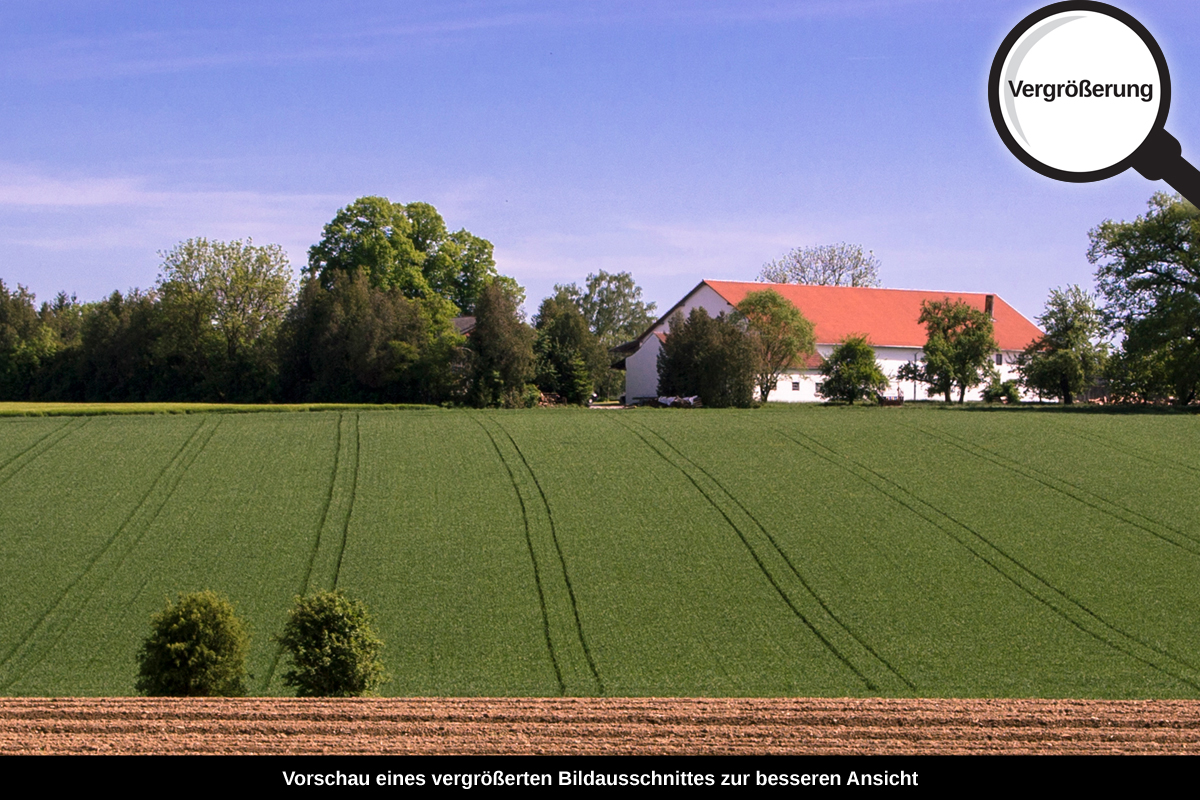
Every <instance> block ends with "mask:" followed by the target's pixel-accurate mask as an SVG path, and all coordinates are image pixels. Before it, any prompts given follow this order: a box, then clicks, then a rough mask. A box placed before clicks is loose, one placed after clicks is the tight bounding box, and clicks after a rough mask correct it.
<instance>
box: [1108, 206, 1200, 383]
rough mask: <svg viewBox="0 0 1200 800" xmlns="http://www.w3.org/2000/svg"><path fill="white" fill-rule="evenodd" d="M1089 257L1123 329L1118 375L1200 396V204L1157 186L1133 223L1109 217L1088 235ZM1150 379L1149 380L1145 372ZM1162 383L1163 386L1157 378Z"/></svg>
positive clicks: (1112, 317)
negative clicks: (1199, 391)
mask: <svg viewBox="0 0 1200 800" xmlns="http://www.w3.org/2000/svg"><path fill="white" fill-rule="evenodd" d="M1088 235H1089V238H1090V240H1091V246H1090V247H1089V248H1088V260H1089V261H1090V262H1091V263H1092V264H1095V265H1096V282H1097V285H1098V288H1099V292H1100V295H1101V296H1102V297H1103V298H1104V309H1103V313H1104V316H1105V319H1106V321H1107V322H1108V324H1109V325H1110V327H1111V328H1112V329H1114V330H1120V331H1121V332H1123V333H1124V341H1123V342H1122V345H1121V352H1120V353H1118V355H1117V358H1115V359H1114V364H1113V366H1114V368H1115V369H1118V370H1120V369H1123V368H1127V369H1126V371H1125V372H1123V373H1120V374H1116V375H1114V378H1115V379H1116V382H1117V383H1119V384H1127V386H1126V390H1127V393H1128V394H1129V395H1132V396H1137V395H1141V396H1143V397H1153V396H1155V395H1159V394H1164V393H1165V394H1169V395H1170V396H1171V397H1172V398H1174V401H1175V403H1177V404H1179V405H1187V404H1189V403H1191V402H1193V401H1195V399H1196V397H1197V390H1198V389H1200V210H1198V209H1197V208H1196V206H1194V205H1192V204H1191V203H1189V202H1187V201H1186V200H1184V199H1183V198H1182V197H1180V196H1179V195H1170V194H1166V193H1162V192H1160V193H1157V194H1155V195H1154V196H1153V197H1152V198H1151V199H1150V203H1149V211H1148V212H1147V213H1146V214H1144V215H1142V216H1139V217H1138V218H1137V219H1135V220H1134V221H1133V222H1113V221H1112V220H1107V221H1105V222H1103V223H1101V224H1100V225H1099V226H1098V227H1096V228H1095V229H1093V230H1092V231H1091V232H1090V233H1089V234H1088ZM1139 376H1141V377H1142V378H1145V380H1146V381H1148V383H1145V385H1144V386H1142V385H1140V383H1142V381H1141V378H1139ZM1155 384H1157V385H1155Z"/></svg>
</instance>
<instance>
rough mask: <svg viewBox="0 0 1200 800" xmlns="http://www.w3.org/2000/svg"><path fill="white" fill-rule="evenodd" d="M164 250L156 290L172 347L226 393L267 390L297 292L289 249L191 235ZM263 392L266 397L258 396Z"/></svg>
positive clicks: (220, 395) (197, 376) (201, 376)
mask: <svg viewBox="0 0 1200 800" xmlns="http://www.w3.org/2000/svg"><path fill="white" fill-rule="evenodd" d="M160 255H161V256H162V259H163V261H162V267H161V270H162V271H161V273H160V274H159V278H158V295H159V297H160V299H161V302H162V304H163V306H164V308H165V309H166V311H167V317H168V319H169V320H170V322H171V325H170V328H169V333H170V334H172V335H173V336H172V345H173V349H174V350H175V351H176V352H178V353H179V354H180V355H181V357H182V358H183V359H184V360H185V361H187V362H190V365H191V367H192V370H193V372H194V375H195V379H196V380H198V381H203V382H205V383H207V384H208V386H209V389H208V391H210V392H212V393H213V394H214V395H215V396H217V397H218V398H220V399H229V397H230V396H231V395H232V396H235V397H243V398H245V397H247V396H253V395H254V394H260V395H261V394H265V393H266V391H267V389H266V387H265V386H259V387H258V388H257V390H256V389H255V388H253V387H251V386H250V385H248V384H249V383H260V384H261V383H265V382H266V381H268V380H269V377H268V376H267V373H269V372H270V367H271V365H270V362H271V357H270V355H271V354H273V352H274V342H273V336H274V334H275V332H276V331H277V330H278V328H279V325H280V324H281V323H282V322H283V319H284V317H285V316H286V315H287V312H288V309H289V308H290V306H291V304H292V300H293V297H294V296H295V281H294V276H293V275H292V268H291V266H290V265H289V264H288V260H287V256H286V255H285V254H284V252H283V248H282V247H280V246H279V245H277V244H269V245H265V246H259V245H255V244H254V243H253V242H252V241H251V240H249V239H247V240H246V241H244V242H242V241H232V242H219V241H210V240H208V239H205V238H203V237H201V238H196V239H188V240H187V241H185V242H181V243H180V244H178V245H176V246H175V247H173V248H172V249H171V250H168V251H167V252H164V253H160ZM260 399H261V398H260Z"/></svg>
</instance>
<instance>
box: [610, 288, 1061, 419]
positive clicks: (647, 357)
mask: <svg viewBox="0 0 1200 800" xmlns="http://www.w3.org/2000/svg"><path fill="white" fill-rule="evenodd" d="M764 289H774V290H775V291H777V292H779V294H781V295H783V297H784V298H785V299H787V300H789V301H791V303H792V304H793V305H795V306H796V307H797V308H798V309H800V312H801V313H803V314H804V316H805V317H807V318H808V319H809V320H810V321H811V322H812V323H813V328H814V333H815V335H816V340H817V355H816V356H815V357H814V358H811V359H809V361H808V362H807V363H806V364H804V365H801V368H799V369H796V370H794V371H792V372H789V373H787V374H784V375H783V376H781V377H780V379H779V384H778V386H776V388H775V390H774V391H772V392H771V395H770V397H769V398H768V399H769V400H772V401H777V402H794V403H804V402H819V401H821V400H822V399H823V398H821V397H818V396H817V393H816V390H817V384H818V383H819V382H820V381H821V379H822V378H821V375H820V373H819V372H818V368H819V366H820V364H821V362H822V361H823V360H824V359H825V358H827V357H828V356H829V355H830V353H832V352H833V348H834V347H836V346H837V345H838V344H840V343H841V342H842V341H843V340H844V339H845V338H846V337H848V336H855V335H860V336H866V337H867V341H869V342H870V343H871V345H872V346H873V347H874V349H875V358H876V360H877V361H878V362H879V365H880V367H881V368H882V369H883V372H884V374H885V375H887V376H888V378H889V379H890V380H891V381H892V383H891V384H890V386H889V388H888V391H887V392H885V393H886V394H893V395H894V394H903V396H904V397H905V398H907V399H909V400H913V399H917V400H925V399H941V396H940V395H938V396H936V397H934V396H933V395H930V394H929V392H928V391H927V388H928V387H926V386H925V385H924V384H920V383H913V382H908V381H906V382H904V383H900V382H898V381H896V380H895V375H896V370H898V369H899V368H900V365H901V364H904V363H905V362H911V361H920V360H921V355H922V348H923V347H924V346H925V337H926V331H925V326H923V325H921V324H920V323H919V322H918V321H917V319H918V318H919V317H920V315H921V304H922V303H923V302H925V301H937V300H946V299H949V300H952V301H953V300H961V301H963V302H965V303H967V304H968V305H970V306H971V307H973V308H977V309H979V310H981V311H985V312H987V313H988V314H990V315H991V317H992V321H993V325H994V336H995V338H996V342H997V344H998V345H999V348H1000V349H999V350H998V351H997V352H996V353H995V354H994V356H993V359H994V361H995V366H996V369H997V371H998V372H999V373H1000V377H1001V379H1002V380H1008V379H1010V378H1015V377H1016V376H1017V373H1016V365H1017V356H1018V355H1020V353H1021V351H1022V350H1024V349H1025V348H1026V347H1027V346H1028V345H1029V344H1030V343H1031V342H1032V341H1033V340H1034V339H1036V338H1037V337H1038V336H1040V335H1041V334H1042V332H1041V331H1040V330H1039V329H1038V327H1037V326H1036V325H1034V324H1033V323H1032V322H1030V321H1029V320H1028V319H1026V318H1025V317H1024V316H1022V315H1021V313H1020V312H1019V311H1017V310H1016V309H1015V308H1013V307H1012V306H1010V305H1009V304H1008V303H1006V302H1004V301H1003V300H1002V299H1000V298H999V297H998V296H996V295H992V294H980V293H970V292H930V291H919V290H910V289H868V288H862V287H849V286H802V285H798V284H791V283H752V282H744V281H701V282H700V283H699V284H698V285H697V286H696V288H694V289H692V291H691V292H689V293H688V294H687V296H685V297H684V298H683V299H682V300H680V301H679V302H678V303H676V304H675V305H674V306H673V307H672V308H671V310H669V311H668V312H667V313H666V314H664V315H663V316H662V317H661V318H660V319H659V320H658V321H657V322H655V323H654V324H653V325H651V326H650V328H648V329H647V330H646V331H645V333H643V334H642V335H641V336H639V337H638V338H637V339H635V340H633V341H631V342H626V343H625V344H623V345H621V346H620V347H618V348H615V349H614V351H613V352H614V353H615V354H616V355H619V356H624V358H623V359H622V361H619V362H618V363H617V365H615V366H619V367H623V368H624V370H625V400H626V402H627V403H635V402H639V401H644V400H649V399H651V398H653V397H655V396H656V394H657V391H658V354H659V352H660V351H661V350H662V343H663V342H664V341H666V337H667V335H668V334H669V333H670V318H671V316H672V315H673V314H675V312H677V311H678V312H680V313H681V314H682V315H683V316H685V317H686V316H687V315H688V314H690V313H691V311H692V309H693V308H702V309H704V311H705V312H706V313H707V314H708V315H709V316H713V317H715V316H717V315H719V314H723V313H728V312H730V311H732V310H733V308H734V306H735V305H737V304H738V303H740V302H741V301H742V299H743V298H744V297H745V296H746V295H747V294H749V293H750V292H757V291H762V290H764ZM981 392H982V387H976V388H974V389H971V390H969V391H968V392H967V395H966V398H967V399H968V400H978V399H980V397H981ZM955 399H957V398H955Z"/></svg>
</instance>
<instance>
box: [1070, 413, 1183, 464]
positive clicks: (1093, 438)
mask: <svg viewBox="0 0 1200 800" xmlns="http://www.w3.org/2000/svg"><path fill="white" fill-rule="evenodd" d="M1061 430H1063V431H1065V432H1066V433H1069V434H1070V435H1072V436H1074V437H1076V438H1078V439H1083V440H1084V441H1085V442H1090V443H1091V444H1098V445H1101V446H1103V447H1105V448H1106V449H1109V450H1115V451H1116V452H1118V453H1121V454H1122V455H1127V456H1129V457H1131V458H1136V459H1137V460H1139V461H1145V462H1146V463H1147V464H1153V465H1154V466H1156V467H1172V468H1181V469H1186V470H1188V471H1189V472H1195V473H1197V474H1200V468H1197V467H1194V466H1192V465H1191V464H1185V463H1184V462H1182V461H1176V460H1175V459H1173V458H1163V457H1159V458H1152V457H1150V456H1148V455H1146V454H1145V453H1141V452H1138V451H1137V450H1129V449H1127V448H1125V447H1122V446H1121V445H1119V444H1117V443H1115V442H1112V441H1110V440H1109V439H1106V438H1105V437H1103V436H1099V435H1097V434H1094V433H1087V432H1084V431H1080V430H1075V429H1074V427H1073V426H1072V425H1064V426H1062V427H1061Z"/></svg>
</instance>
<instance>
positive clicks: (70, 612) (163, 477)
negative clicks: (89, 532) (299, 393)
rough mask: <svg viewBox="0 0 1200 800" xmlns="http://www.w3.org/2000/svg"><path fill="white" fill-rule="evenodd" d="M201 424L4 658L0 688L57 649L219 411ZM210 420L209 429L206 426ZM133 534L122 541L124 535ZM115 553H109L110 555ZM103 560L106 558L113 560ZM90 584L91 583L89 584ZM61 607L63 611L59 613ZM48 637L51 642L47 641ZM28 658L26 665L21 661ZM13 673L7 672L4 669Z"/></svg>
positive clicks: (212, 429) (144, 529) (153, 515)
mask: <svg viewBox="0 0 1200 800" xmlns="http://www.w3.org/2000/svg"><path fill="white" fill-rule="evenodd" d="M205 416H206V418H204V419H201V421H200V424H199V425H197V426H196V429H195V430H194V431H192V433H191V435H190V436H188V438H187V439H186V440H185V441H184V443H183V444H182V445H181V446H180V448H179V450H177V451H176V453H175V455H174V456H172V458H171V460H170V461H168V462H167V464H166V466H165V467H163V469H162V471H161V472H160V473H159V474H158V477H156V478H155V479H154V481H153V482H152V483H151V485H150V488H149V489H148V490H147V491H146V493H145V494H144V495H142V498H141V499H140V500H139V501H138V503H137V504H136V505H135V506H134V508H133V510H132V511H130V512H129V514H128V515H127V516H126V517H125V519H124V520H123V521H122V522H121V524H120V525H119V526H118V527H117V529H116V531H115V532H114V533H113V535H112V536H110V537H109V538H108V540H107V541H106V542H105V543H104V545H103V546H102V547H101V548H100V550H99V551H98V552H97V553H96V554H95V555H94V556H92V558H91V559H90V560H89V561H88V563H87V565H86V566H85V567H84V568H83V570H82V571H81V572H80V573H79V574H78V575H77V576H76V577H75V578H74V579H73V580H72V581H71V582H70V583H69V584H68V585H67V586H66V588H65V589H63V591H62V592H60V593H59V596H58V598H56V600H55V602H54V604H53V605H52V606H51V607H50V608H49V609H47V610H46V612H45V613H43V614H42V616H41V617H40V618H39V619H38V621H37V622H36V623H34V625H33V626H32V627H31V628H30V629H29V631H28V632H27V633H26V634H25V636H24V637H22V639H21V641H20V642H18V643H17V644H16V645H15V646H13V647H12V648H11V649H10V650H9V652H8V653H6V654H5V656H4V658H3V660H0V690H7V689H8V688H9V687H11V686H12V685H13V684H14V683H16V682H17V681H18V680H20V679H21V678H23V677H24V676H25V675H26V674H28V673H29V671H30V670H31V669H33V667H35V666H36V665H37V663H38V662H39V661H40V659H41V658H42V657H43V656H44V655H45V654H46V653H48V652H50V651H51V650H53V649H54V647H55V646H56V645H57V644H58V642H59V641H60V640H61V639H62V637H63V636H64V635H65V634H66V632H67V631H68V630H69V629H70V628H71V626H72V625H74V624H75V623H76V622H77V621H78V619H79V617H80V614H81V613H82V611H83V609H85V608H87V607H88V604H89V602H90V601H91V599H92V598H93V597H94V596H95V595H96V593H97V592H99V591H100V590H102V589H103V588H104V587H105V586H107V585H108V582H109V581H110V580H112V578H113V577H114V576H116V575H117V574H118V573H119V572H120V570H121V567H122V566H123V565H124V564H125V561H126V559H127V558H128V557H129V554H130V553H131V552H133V551H134V550H135V549H136V548H137V546H138V544H139V543H140V542H141V541H142V539H143V538H144V537H145V536H146V534H147V533H148V532H149V531H150V528H151V527H152V526H153V524H154V522H155V520H156V519H158V515H159V514H160V513H161V512H162V509H163V508H164V507H166V505H167V503H168V502H169V501H170V499H171V496H172V495H173V494H174V493H175V490H176V489H177V488H178V487H179V484H180V483H181V482H182V481H183V478H184V475H185V474H186V472H187V471H188V469H189V468H190V467H191V466H192V464H193V463H194V462H195V461H196V459H197V458H199V456H200V454H201V453H202V452H203V451H204V448H205V447H207V446H208V443H209V441H210V440H211V439H212V437H213V435H214V434H215V433H216V430H217V427H218V426H219V425H220V424H221V417H220V416H219V415H205ZM206 426H207V428H208V430H207V431H205V430H204V429H205V427H206ZM123 539H124V540H131V541H128V542H127V543H124V544H122V540H123ZM110 554H111V557H110ZM114 559H115V563H109V564H106V565H102V564H101V562H102V561H109V562H112V561H114ZM88 584H90V585H88ZM60 612H61V613H60ZM47 637H49V642H46V639H47ZM22 662H23V663H24V666H23V667H22V666H21V664H22ZM6 672H7V673H9V674H8V675H5V673H6Z"/></svg>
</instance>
